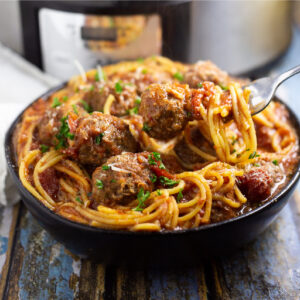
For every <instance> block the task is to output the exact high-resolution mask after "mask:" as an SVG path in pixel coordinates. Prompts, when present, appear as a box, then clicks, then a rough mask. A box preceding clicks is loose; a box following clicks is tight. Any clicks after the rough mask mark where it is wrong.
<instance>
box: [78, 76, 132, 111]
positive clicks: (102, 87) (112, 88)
mask: <svg viewBox="0 0 300 300" xmlns="http://www.w3.org/2000/svg"><path fill="white" fill-rule="evenodd" d="M109 95H113V96H114V97H115V100H114V101H113V103H112V105H111V108H110V113H111V114H112V115H115V116H124V115H126V114H127V112H128V110H129V109H131V108H133V107H134V106H135V105H136V99H137V92H136V86H135V85H133V84H126V83H124V82H120V81H116V82H112V81H108V82H101V83H98V84H96V85H95V86H94V87H93V88H92V89H90V90H89V91H87V92H86V93H85V95H84V97H83V100H84V101H85V102H86V103H87V104H88V105H89V106H90V107H91V109H92V111H103V108H104V105H105V102H106V100H107V98H108V96H109Z"/></svg>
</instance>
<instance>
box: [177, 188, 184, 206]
mask: <svg viewBox="0 0 300 300" xmlns="http://www.w3.org/2000/svg"><path fill="white" fill-rule="evenodd" d="M182 190H183V189H181V190H180V191H179V193H178V194H177V197H176V202H177V203H179V202H180V201H181V200H182V199H183V195H182Z"/></svg>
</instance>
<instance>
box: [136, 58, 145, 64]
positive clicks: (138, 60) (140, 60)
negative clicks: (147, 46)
mask: <svg viewBox="0 0 300 300" xmlns="http://www.w3.org/2000/svg"><path fill="white" fill-rule="evenodd" d="M136 61H137V62H139V63H143V62H144V59H143V58H141V57H140V58H138V59H137V60H136Z"/></svg>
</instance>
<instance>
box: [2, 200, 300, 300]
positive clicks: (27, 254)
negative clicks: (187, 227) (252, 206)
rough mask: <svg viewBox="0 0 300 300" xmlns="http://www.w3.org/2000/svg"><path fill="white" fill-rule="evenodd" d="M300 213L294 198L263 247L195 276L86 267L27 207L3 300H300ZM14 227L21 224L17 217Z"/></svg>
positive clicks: (210, 263)
mask: <svg viewBox="0 0 300 300" xmlns="http://www.w3.org/2000/svg"><path fill="white" fill-rule="evenodd" d="M295 205H296V200H295V198H294V199H292V201H291V202H290V204H289V205H287V206H286V208H284V210H283V211H282V213H281V214H280V216H279V218H278V219H277V220H276V221H275V222H274V223H273V224H272V225H271V226H270V227H269V228H268V229H267V230H266V231H265V232H264V233H263V234H262V235H261V236H260V237H259V238H258V239H257V240H256V241H254V242H253V243H251V244H249V245H247V246H245V247H244V248H243V249H240V250H238V251H236V252H235V253H232V254H231V255H229V256H226V257H216V258H212V259H209V260H206V261H204V262H203V263H202V264H200V265H199V266H197V267H195V268H181V269H160V268H157V267H156V268H148V269H143V270H132V269H128V268H116V267H105V266H104V265H101V264H95V263H93V262H90V261H87V260H80V259H78V258H77V257H76V256H74V255H73V254H71V253H70V252H69V251H67V250H65V249H64V247H63V246H62V245H60V244H59V243H57V242H56V241H55V240H54V239H53V238H52V237H51V236H50V235H48V233H47V232H45V231H44V230H43V229H42V228H41V227H40V226H39V224H37V222H36V221H35V220H34V219H33V218H32V216H31V215H30V214H29V213H28V212H27V210H26V209H25V208H24V207H23V206H22V207H21V209H20V217H19V219H20V221H19V222H18V224H17V227H16V230H15V227H14V226H15V225H14V226H13V225H11V228H13V231H14V232H15V239H14V240H15V243H14V245H12V246H11V247H10V249H9V250H8V252H7V254H6V255H7V256H9V255H10V254H9V253H11V255H12V259H10V266H9V268H7V270H8V271H9V272H8V274H7V280H6V289H5V293H4V295H3V299H13V300H14V299H22V300H23V299H25V300H26V299H39V300H43V299H83V300H89V299H92V300H95V299H105V300H106V299H125V300H126V299H208V300H210V299H217V300H218V299H222V300H223V299H297V297H298V296H299V295H300V256H299V253H300V240H299V235H298V233H297V232H298V231H297V230H298V229H297V228H296V222H295V218H297V216H298V219H300V218H299V215H298V213H297V212H296V213H295ZM15 211H17V210H15ZM13 220H14V221H12V223H11V224H13V223H14V224H16V220H17V215H16V213H15V215H14V217H13ZM13 236H14V234H13V233H11V234H10V237H13ZM220 247H222V245H220ZM149 259H151V258H149ZM4 275H5V274H3V275H2V277H3V278H4Z"/></svg>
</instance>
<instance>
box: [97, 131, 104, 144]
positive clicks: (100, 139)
mask: <svg viewBox="0 0 300 300" xmlns="http://www.w3.org/2000/svg"><path fill="white" fill-rule="evenodd" d="M103 137H104V133H103V132H101V133H100V134H99V135H97V136H96V137H95V144H96V145H100V143H101V142H102V138H103Z"/></svg>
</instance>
